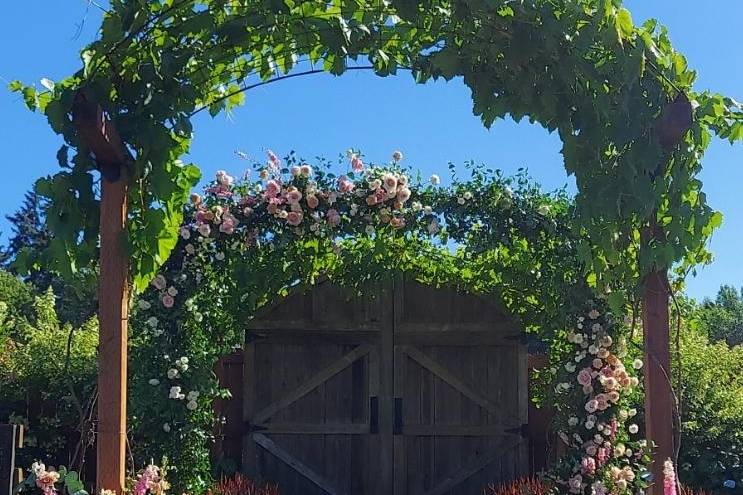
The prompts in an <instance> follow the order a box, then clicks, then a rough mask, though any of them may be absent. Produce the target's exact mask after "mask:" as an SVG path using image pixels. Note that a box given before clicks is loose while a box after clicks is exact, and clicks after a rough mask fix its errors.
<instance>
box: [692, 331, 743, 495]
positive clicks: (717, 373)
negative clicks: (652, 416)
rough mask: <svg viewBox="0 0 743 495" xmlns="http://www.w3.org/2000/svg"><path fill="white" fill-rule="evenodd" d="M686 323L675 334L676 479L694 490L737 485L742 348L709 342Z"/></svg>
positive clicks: (742, 477)
mask: <svg viewBox="0 0 743 495" xmlns="http://www.w3.org/2000/svg"><path fill="white" fill-rule="evenodd" d="M695 323H696V322H695V321H694V320H692V321H691V322H689V324H688V325H687V326H686V328H685V329H684V330H683V331H682V335H681V349H682V355H681V372H682V382H683V386H682V391H681V404H682V410H681V414H682V431H683V437H682V440H681V456H680V459H679V475H680V477H681V480H682V482H684V483H685V484H688V485H690V486H694V487H700V488H705V489H712V490H716V491H717V490H721V489H722V487H723V483H724V482H725V481H726V480H734V481H736V483H737V485H738V486H741V484H742V483H743V374H741V372H740V367H741V363H743V346H735V347H730V346H728V345H727V344H726V343H725V342H717V343H710V342H709V340H708V338H707V337H706V335H704V334H703V333H702V332H701V331H698V330H697V328H696V325H695Z"/></svg>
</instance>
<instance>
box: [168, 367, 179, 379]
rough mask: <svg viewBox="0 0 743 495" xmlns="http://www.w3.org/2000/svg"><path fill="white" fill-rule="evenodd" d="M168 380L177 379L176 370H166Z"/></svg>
mask: <svg viewBox="0 0 743 495" xmlns="http://www.w3.org/2000/svg"><path fill="white" fill-rule="evenodd" d="M168 378H169V379H170V380H175V379H176V378H178V370H177V369H175V368H170V369H169V370H168Z"/></svg>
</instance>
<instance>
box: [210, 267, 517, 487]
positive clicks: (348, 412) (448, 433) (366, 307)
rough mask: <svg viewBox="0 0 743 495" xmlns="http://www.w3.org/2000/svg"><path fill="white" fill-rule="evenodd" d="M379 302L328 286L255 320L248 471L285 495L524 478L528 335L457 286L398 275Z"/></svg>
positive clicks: (248, 375) (247, 386)
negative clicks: (455, 288) (274, 483)
mask: <svg viewBox="0 0 743 495" xmlns="http://www.w3.org/2000/svg"><path fill="white" fill-rule="evenodd" d="M375 294H376V297H365V298H351V299H349V298H348V297H347V295H346V294H344V293H343V291H342V290H341V289H339V288H337V287H334V286H333V285H331V284H329V283H321V284H319V285H317V286H316V287H315V288H314V289H313V290H312V292H310V293H307V294H297V295H293V296H290V297H288V298H287V299H286V300H285V301H283V302H282V303H280V304H278V305H276V306H274V307H273V308H272V309H271V310H269V311H267V312H266V313H264V314H263V315H262V316H261V317H260V318H259V319H257V320H254V321H253V322H251V324H250V330H249V331H248V336H247V339H248V344H247V345H246V349H245V354H244V355H245V357H244V364H243V380H244V383H243V387H242V389H243V392H242V395H243V420H244V422H243V424H242V425H241V426H242V428H243V447H242V470H243V471H244V472H246V473H248V474H251V475H253V476H256V477H258V478H262V479H266V480H273V481H277V482H278V483H279V485H280V487H281V489H282V493H284V494H286V495H314V494H317V495H321V494H338V495H340V494H346V495H348V494H353V495H356V494H370V495H379V494H392V493H395V494H399V495H403V494H409V495H434V494H450V495H453V494H460V493H462V494H464V493H467V494H471V493H479V492H480V490H481V488H482V486H484V485H485V484H487V483H489V482H500V481H505V480H508V479H512V478H514V477H516V476H518V475H521V474H524V473H525V472H526V471H527V470H528V466H529V460H528V454H527V442H526V440H525V439H524V438H523V437H522V436H521V435H520V429H521V426H522V425H523V424H525V423H526V422H527V407H528V390H527V382H528V380H527V373H528V372H527V362H526V348H525V346H524V345H523V344H522V343H521V339H520V337H521V331H520V329H519V328H518V327H517V326H516V325H514V324H513V323H512V322H511V321H510V320H509V319H508V318H507V317H506V316H505V315H504V314H503V313H502V312H501V311H500V310H499V309H498V308H497V307H496V306H495V305H493V304H492V303H491V302H489V301H486V300H484V299H481V298H478V297H475V296H469V295H463V294H458V293H456V292H455V291H452V290H446V289H432V288H429V287H424V286H422V285H419V284H417V283H413V282H407V281H404V280H402V279H398V280H397V281H396V282H395V284H394V287H380V288H379V289H378V290H377V291H375ZM232 374H233V375H234V372H232ZM236 405H237V404H234V403H233V404H229V405H227V404H225V405H224V406H225V407H226V408H227V409H226V410H225V411H228V410H229V409H230V408H234V407H236ZM225 415H226V416H228V417H234V414H233V413H229V412H227V413H225ZM229 422H230V420H229V419H228V422H227V425H226V427H225V439H224V441H223V445H224V454H225V455H227V452H228V450H229V451H230V452H232V455H234V444H232V443H231V442H232V440H231V439H230V438H228V437H230V436H232V435H234V434H235V433H236V432H237V429H239V428H236V429H234V430H233V429H232V427H231V426H229Z"/></svg>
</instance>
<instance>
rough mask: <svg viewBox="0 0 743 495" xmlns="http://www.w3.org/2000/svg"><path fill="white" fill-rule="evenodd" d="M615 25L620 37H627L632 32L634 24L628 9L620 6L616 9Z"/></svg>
mask: <svg viewBox="0 0 743 495" xmlns="http://www.w3.org/2000/svg"><path fill="white" fill-rule="evenodd" d="M616 26H617V32H618V33H619V36H620V39H629V38H630V37H631V36H632V35H633V34H634V30H635V25H634V24H633V22H632V14H630V11H629V10H627V9H625V8H621V9H619V10H618V11H617V17H616Z"/></svg>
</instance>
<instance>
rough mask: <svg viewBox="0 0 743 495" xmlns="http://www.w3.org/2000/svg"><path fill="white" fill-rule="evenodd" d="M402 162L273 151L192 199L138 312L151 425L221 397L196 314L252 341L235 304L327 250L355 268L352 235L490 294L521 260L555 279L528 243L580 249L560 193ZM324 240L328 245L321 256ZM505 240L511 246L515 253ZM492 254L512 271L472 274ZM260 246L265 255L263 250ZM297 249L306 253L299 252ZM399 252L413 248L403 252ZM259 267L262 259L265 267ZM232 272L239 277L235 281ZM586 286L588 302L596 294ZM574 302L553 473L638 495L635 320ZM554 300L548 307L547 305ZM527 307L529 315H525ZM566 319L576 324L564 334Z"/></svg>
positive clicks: (567, 280)
mask: <svg viewBox="0 0 743 495" xmlns="http://www.w3.org/2000/svg"><path fill="white" fill-rule="evenodd" d="M402 159H403V155H402V153H401V152H399V151H398V152H395V153H393V154H392V160H391V161H390V162H388V163H387V164H386V165H383V166H370V165H367V164H366V163H364V160H363V157H362V156H361V154H360V153H358V152H355V151H353V150H351V151H349V152H348V153H347V155H346V159H345V161H346V165H347V167H348V170H347V171H346V172H345V173H344V174H342V175H337V176H336V175H334V174H332V173H330V172H329V170H328V169H327V167H324V166H312V165H310V164H307V163H304V162H302V161H301V160H296V159H294V158H292V157H289V158H288V159H287V163H284V162H283V161H282V160H281V159H279V158H278V157H277V155H276V154H275V153H273V152H270V151H269V152H268V158H267V160H266V162H265V163H264V164H262V165H260V166H258V167H257V168H256V170H254V171H253V172H251V173H250V174H248V175H249V176H250V175H253V174H254V175H255V176H256V178H255V179H254V180H251V179H249V178H248V179H246V180H242V181H238V180H236V179H235V178H234V177H232V176H231V175H230V174H228V173H227V172H225V171H219V172H217V174H216V177H215V180H214V181H213V182H212V183H210V184H209V185H208V186H207V187H206V189H205V193H204V195H203V196H202V195H199V194H192V195H191V207H190V209H189V212H188V213H187V216H186V222H185V223H184V224H183V226H182V227H181V229H180V231H179V237H180V241H179V246H180V248H179V250H178V254H177V256H176V258H175V259H176V260H178V261H177V263H173V264H172V267H171V269H169V270H165V271H163V272H162V273H160V274H159V275H158V276H156V277H155V278H154V279H153V280H152V282H151V283H150V286H151V287H150V290H149V291H147V292H146V293H145V294H144V296H143V297H142V298H141V299H140V300H139V302H138V305H137V309H136V314H135V320H136V321H138V322H141V323H142V324H143V326H144V328H145V332H144V333H143V334H141V335H139V336H138V338H140V339H148V340H149V342H150V347H151V348H153V349H156V350H157V353H156V356H157V357H156V359H157V365H156V366H155V368H154V370H156V369H159V370H160V372H159V376H158V372H157V371H154V370H153V371H154V375H155V376H151V377H148V380H147V387H146V390H149V392H148V395H149V396H150V397H151V400H153V401H154V402H157V403H162V402H163V401H164V402H165V403H166V404H167V406H165V410H167V411H168V414H167V415H163V416H159V417H158V418H155V419H156V420H157V421H160V423H159V424H157V425H153V426H155V427H156V428H157V430H158V431H161V432H162V433H164V434H166V435H168V436H171V437H172V438H184V437H186V436H188V435H189V432H191V431H193V428H194V424H195V423H196V422H197V420H196V418H199V417H201V420H202V421H203V420H204V419H205V417H206V416H208V414H209V412H210V409H209V408H210V405H211V402H212V400H213V399H214V398H215V397H218V396H220V393H222V392H220V391H219V388H218V384H216V383H214V382H213V381H210V380H209V378H208V376H210V375H211V367H212V366H213V362H203V361H202V356H201V354H203V350H201V349H200V348H198V347H196V348H190V349H189V348H188V346H184V342H183V340H182V339H183V338H185V339H186V340H188V339H195V337H194V336H193V334H192V333H189V332H190V331H188V330H185V331H184V327H186V326H187V322H189V321H190V322H192V323H193V324H194V325H195V326H196V327H197V328H206V329H207V332H208V331H212V332H214V334H213V335H212V336H211V337H208V336H207V337H206V338H211V339H213V340H212V341H211V342H212V345H213V346H215V347H218V348H219V347H220V346H223V347H222V348H223V349H224V350H223V351H221V352H222V353H223V352H227V351H228V349H229V345H239V344H240V342H241V338H240V337H239V335H237V334H236V335H233V336H231V337H230V336H229V335H227V334H228V333H229V332H226V330H225V328H228V327H229V325H225V323H224V321H225V320H224V318H225V316H224V315H225V314H233V315H234V314H239V313H241V312H242V311H243V309H242V308H244V307H245V306H251V307H255V308H257V307H260V306H261V305H263V304H265V303H267V302H269V301H270V300H271V299H275V297H276V296H275V294H276V292H277V291H276V290H272V289H270V288H268V289H266V287H263V288H262V289H263V291H264V292H266V293H268V294H269V296H268V297H266V298H265V299H263V300H260V301H256V300H253V299H251V297H255V293H257V292H261V290H260V286H261V285H265V286H268V287H270V286H276V288H277V289H279V290H278V292H279V293H282V291H285V287H286V286H287V284H288V285H289V286H292V285H296V283H297V282H298V280H299V279H302V278H306V277H309V278H308V280H310V282H311V278H312V277H313V276H314V275H311V274H312V273H314V272H313V271H311V270H310V269H309V268H307V267H312V266H314V265H316V264H318V263H319V262H320V261H321V260H322V263H321V264H320V265H319V266H320V267H321V268H319V269H318V270H319V271H320V272H324V271H328V272H331V273H332V272H333V270H337V271H339V272H342V273H343V274H344V275H343V276H347V274H346V272H347V271H350V270H349V268H343V267H342V266H341V268H337V265H341V264H342V263H344V261H343V258H344V256H357V255H358V253H355V254H351V253H354V246H355V244H354V243H358V242H361V243H362V244H363V243H364V242H371V243H372V244H371V245H368V246H367V247H366V248H365V249H366V250H370V251H371V252H372V253H374V252H378V253H381V252H383V251H381V249H383V248H382V247H381V246H384V249H392V250H394V249H395V246H396V244H395V243H396V242H398V241H399V242H400V243H401V244H400V246H403V247H402V249H406V248H405V246H408V245H413V246H415V247H414V248H412V249H413V250H414V251H416V256H419V257H421V258H424V259H425V258H426V257H427V256H432V257H433V256H442V258H441V262H440V263H433V264H431V263H423V264H425V265H427V266H428V265H433V266H435V267H436V269H438V270H440V271H441V272H443V274H441V275H439V277H438V278H433V279H432V280H433V283H456V282H457V279H458V278H460V280H459V283H463V282H465V283H463V286H464V287H465V288H469V289H470V290H473V289H472V288H474V290H475V291H481V292H493V291H494V290H495V288H496V287H498V286H499V284H503V280H497V279H492V280H491V279H490V277H499V276H500V277H502V276H503V274H504V273H506V272H507V271H508V267H509V263H513V262H514V260H518V265H517V266H518V268H519V270H521V271H520V272H519V273H520V274H521V275H520V276H521V277H527V278H524V279H523V280H521V281H520V283H522V284H524V285H525V287H529V288H530V289H534V288H535V287H538V286H539V284H540V283H544V281H543V280H542V279H543V277H546V276H547V273H548V270H547V267H546V266H543V265H542V264H541V263H540V262H539V261H538V259H537V257H538V256H546V255H545V254H544V253H541V254H537V253H532V254H527V251H525V252H524V253H522V254H519V249H527V250H528V249H534V247H536V246H539V247H540V248H543V247H545V246H550V245H553V244H554V246H552V247H551V248H550V249H560V250H563V249H565V250H567V251H568V252H570V237H571V234H570V233H569V232H568V231H566V232H564V233H563V234H560V235H558V236H556V238H555V239H552V240H550V239H551V238H550V237H546V236H545V235H544V232H547V231H549V232H551V235H555V234H556V233H557V232H558V230H559V228H558V224H557V223H556V220H555V219H556V218H557V217H558V216H561V215H564V214H565V211H564V210H562V208H563V206H561V205H560V203H559V202H558V203H555V202H553V203H549V202H548V201H546V199H545V198H544V197H541V196H539V195H534V193H533V191H532V192H531V193H530V192H528V189H527V190H524V186H523V185H521V186H519V187H520V190H519V191H518V192H514V191H513V190H512V189H511V187H510V186H509V185H508V184H507V183H506V182H504V181H500V180H494V181H489V180H488V179H485V178H484V177H483V176H480V175H478V173H479V172H475V180H474V181H472V182H469V183H461V182H457V183H455V184H453V185H452V186H451V187H449V188H445V187H441V185H440V184H441V180H440V178H439V177H438V176H436V175H434V176H431V178H430V179H429V180H428V181H427V182H428V183H427V184H424V183H422V181H421V179H420V177H418V178H416V179H415V180H411V172H410V171H408V170H406V169H404V168H403V167H402V165H401V163H400V162H401V160H402ZM530 195H531V196H530ZM493 210H495V211H497V213H494V211H493ZM561 210H562V211H561ZM481 216H483V217H484V216H487V217H488V218H497V221H498V222H500V224H499V226H498V227H496V226H495V225H493V224H491V225H486V224H485V223H484V222H483V220H481ZM491 222H492V221H491ZM539 232H542V234H538V233H539ZM519 236H523V239H522V240H519ZM452 239H453V240H456V241H457V242H461V243H465V245H464V246H462V247H461V248H460V250H464V251H463V252H464V253H465V254H464V255H463V260H465V261H463V262H462V263H463V264H462V266H461V267H460V269H458V270H456V271H453V272H450V273H447V266H448V265H447V263H450V262H451V260H449V259H448V258H447V256H449V257H451V256H452V255H451V254H450V253H449V251H448V248H447V247H446V244H447V243H448V242H449V240H452ZM527 239H530V240H529V241H528V242H526V240H527ZM323 243H324V244H323ZM374 243H377V244H376V246H377V247H374ZM379 243H382V244H379ZM500 244H502V246H501V247H498V246H499V245H500ZM321 245H326V246H327V251H326V252H325V253H324V254H323V250H322V249H320V246H321ZM292 246H301V247H302V248H303V249H304V248H306V247H307V246H310V247H311V250H310V252H305V251H303V252H302V253H304V254H297V253H293V254H291V255H290V254H289V253H292V251H291V249H292ZM506 246H507V247H506ZM506 249H510V250H511V254H510V256H511V258H508V257H507V256H506V252H507V251H506ZM493 250H495V251H493ZM493 252H500V253H501V254H500V255H499V262H500V263H501V270H502V271H503V273H501V274H498V273H496V272H494V271H493V270H492V263H493V260H492V259H491V258H487V259H488V261H487V267H488V269H487V270H486V271H484V272H481V274H480V275H478V276H477V277H474V278H473V276H472V272H473V271H475V270H477V266H478V263H480V261H478V258H477V256H486V255H485V254H483V253H487V256H491V255H492V253H493ZM550 252H552V251H550ZM256 253H264V254H263V255H262V256H268V258H263V257H260V256H259V257H257V258H254V257H253V256H256ZM267 253H268V254H267ZM437 253H438V254H437ZM294 255H296V256H299V259H297V260H295V261H292V260H289V259H288V257H289V256H294ZM274 256H275V257H274ZM304 256H307V257H306V258H305V257H304ZM390 256H391V257H393V258H398V257H400V258H404V256H399V255H398V254H395V253H393V254H392V255H390ZM431 259H435V258H431ZM566 259H567V260H568V263H566V266H565V267H560V270H565V271H560V273H559V274H558V275H556V278H558V279H560V278H561V279H562V280H563V284H564V285H561V286H558V287H557V288H556V293H557V297H564V298H568V299H569V298H570V297H574V295H575V294H576V292H575V289H574V287H575V286H578V287H584V288H585V285H584V284H581V283H580V281H579V280H574V279H572V278H571V277H572V276H574V275H575V274H574V273H572V272H570V268H569V267H570V266H571V263H572V261H573V258H570V257H569V256H568V257H567V258H566ZM447 260H448V261H447ZM294 262H296V264H297V266H299V269H298V270H299V271H296V272H291V273H293V275H283V276H285V277H287V280H282V275H280V274H279V271H280V269H279V268H278V267H279V266H280V264H284V265H286V264H287V263H294ZM357 262H358V259H356V258H353V260H352V261H350V262H349V261H345V263H349V265H352V264H355V263H357ZM261 263H263V266H262V267H258V268H256V265H260V264H261ZM367 263H368V261H367ZM247 266H250V267H251V270H253V272H251V273H253V275H251V276H249V277H246V276H245V275H244V273H242V272H241V270H244V269H245V267H247ZM367 269H371V265H367V266H365V267H364V268H361V269H358V268H357V270H360V273H363V272H364V271H365V270H367ZM307 270H310V271H307ZM542 272H544V273H542ZM318 274H319V273H318ZM421 276H422V277H423V278H424V279H425V275H421ZM461 277H468V278H466V279H461ZM528 277H531V279H529V278H528ZM235 279H237V280H242V282H238V283H236V284H235V286H234V287H233V288H232V289H231V288H229V286H230V283H232V282H234V280H235ZM231 281H232V282H231ZM277 281H278V284H277ZM251 283H253V284H255V285H254V286H251V285H250V284H251ZM241 284H243V286H241ZM478 284H480V285H478ZM530 284H533V285H532V286H531V287H530ZM549 284H550V286H553V284H554V282H552V281H551V282H550V283H549ZM250 287H254V288H255V289H254V290H251V288H250ZM284 293H286V292H284ZM579 293H580V294H581V296H580V297H583V298H584V299H583V300H584V301H585V300H588V298H589V297H588V296H589V295H590V291H587V290H586V291H584V292H579ZM235 294H237V295H235ZM505 294H506V293H505V292H504V293H501V297H502V298H503V300H504V304H505V305H506V306H507V307H509V308H513V310H514V314H516V315H517V316H518V312H517V310H516V308H518V307H523V306H524V304H525V303H527V302H528V300H529V299H530V298H529V296H527V295H526V293H524V294H522V295H521V296H515V297H513V299H512V300H509V299H508V298H505ZM540 297H544V295H542V296H540ZM538 299H539V298H538ZM586 304H587V305H586ZM558 306H560V305H559V304H558ZM563 306H565V307H568V308H570V309H569V310H568V313H567V314H565V319H564V322H565V324H564V325H562V326H561V324H560V323H559V320H558V323H556V324H554V323H553V325H556V326H561V328H562V331H561V333H560V332H558V333H556V334H555V335H556V336H555V337H554V338H557V339H559V345H558V347H559V346H564V345H568V346H569V347H570V348H571V349H572V350H571V351H570V352H568V353H565V352H564V349H563V353H562V354H560V355H561V356H562V359H563V360H564V362H563V363H562V364H561V368H560V370H559V372H556V373H554V374H553V376H552V377H551V379H552V380H553V382H554V384H553V387H552V394H553V396H554V400H555V401H559V402H562V403H566V402H567V403H569V404H570V405H571V406H572V407H571V408H569V409H567V410H565V411H564V412H565V414H563V416H565V417H564V418H562V422H561V429H560V438H561V439H562V441H563V442H564V443H565V444H566V445H567V446H568V447H569V449H570V450H569V454H568V455H567V456H566V458H565V459H563V461H562V463H561V464H560V465H559V466H558V467H557V468H556V470H555V471H554V472H552V473H551V479H552V481H553V482H554V485H555V487H556V488H557V489H558V490H559V491H564V492H570V493H574V494H582V493H586V494H592V495H602V494H604V493H616V494H620V493H629V492H631V491H633V490H634V489H635V488H636V487H639V486H643V481H642V474H643V473H644V472H645V470H646V468H645V465H646V461H647V455H646V446H645V444H644V443H643V441H642V439H641V438H640V436H639V435H640V431H639V427H638V426H637V425H636V424H635V423H634V417H635V414H636V411H634V410H632V409H631V407H630V401H629V399H628V396H629V395H631V394H632V393H633V391H634V390H636V388H637V387H638V386H639V380H638V378H637V376H636V375H635V372H636V370H638V369H639V368H640V366H639V364H638V365H637V366H632V365H628V366H625V364H624V362H623V360H624V359H626V350H625V343H624V341H623V340H622V338H621V333H622V331H623V329H624V328H625V327H624V325H623V324H622V323H621V322H619V323H618V322H617V321H615V318H614V317H613V316H612V315H611V314H610V313H609V312H608V311H607V310H606V309H605V307H606V303H605V301H602V300H601V299H591V300H590V301H589V302H588V303H585V304H578V305H572V306H570V305H563ZM543 310H544V311H545V312H548V311H549V310H548V309H547V308H546V307H545V308H544V309H543ZM562 311H565V310H562ZM247 314H254V312H251V311H248V312H247ZM521 316H522V317H523V318H524V321H525V322H528V321H530V320H529V316H528V313H522V314H521ZM532 318H533V317H532ZM237 319H238V320H242V321H244V320H243V318H242V317H238V318H237ZM532 321H536V320H532ZM210 322H212V323H210ZM539 324H541V325H544V323H541V322H540V323H539ZM567 326H569V328H570V331H569V332H568V333H565V327H567ZM543 332H544V333H543V335H544V336H545V338H547V339H549V338H550V337H549V336H548V333H547V332H546V331H544V329H543ZM207 335H208V333H207ZM223 339H225V340H223ZM230 342H231V344H229V343H230ZM214 355H217V353H215V354H214ZM566 399H567V400H566Z"/></svg>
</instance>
